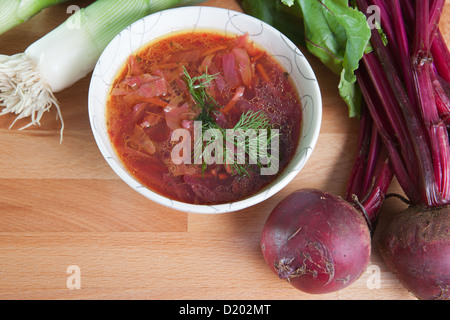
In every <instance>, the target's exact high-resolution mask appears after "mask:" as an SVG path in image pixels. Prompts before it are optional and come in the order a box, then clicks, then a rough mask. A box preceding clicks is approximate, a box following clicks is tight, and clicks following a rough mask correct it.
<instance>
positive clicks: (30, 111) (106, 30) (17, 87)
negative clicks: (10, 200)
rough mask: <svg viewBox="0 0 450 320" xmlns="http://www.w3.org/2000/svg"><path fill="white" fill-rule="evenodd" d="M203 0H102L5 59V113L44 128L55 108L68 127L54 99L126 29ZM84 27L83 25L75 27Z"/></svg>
mask: <svg viewBox="0 0 450 320" xmlns="http://www.w3.org/2000/svg"><path fill="white" fill-rule="evenodd" d="M199 2H201V1H199V0H128V1H119V0H97V1H96V2H94V3H92V4H91V5H89V6H88V7H86V8H83V9H81V10H79V11H77V12H76V13H74V14H73V15H72V16H70V17H69V18H68V19H67V20H66V21H65V22H64V23H62V24H61V25H60V26H58V27H57V28H56V29H54V30H53V31H51V32H50V33H48V34H47V35H45V36H44V37H42V38H41V39H39V40H38V41H36V42H35V43H33V44H32V45H30V46H29V47H28V48H27V49H26V50H25V52H23V53H19V54H16V55H13V56H5V55H0V106H2V107H4V109H3V111H2V112H1V113H0V115H4V114H7V113H14V114H17V117H16V119H15V120H14V122H13V123H12V124H11V127H12V126H13V125H14V123H15V122H16V121H17V120H19V119H22V118H25V117H31V122H30V123H29V124H28V125H26V126H25V127H22V128H21V129H24V128H26V127H29V126H31V125H39V124H40V122H39V121H40V119H41V117H42V115H43V113H44V112H46V111H49V110H50V108H51V107H52V106H53V105H54V106H55V107H56V108H57V111H58V116H59V118H60V120H61V124H62V126H61V139H62V132H63V129H64V122H63V120H62V116H61V111H60V108H59V105H58V102H57V100H56V98H55V96H54V93H55V92H59V91H61V90H64V89H66V88H68V87H70V86H71V85H73V84H74V83H75V82H77V81H78V80H80V79H82V78H84V77H85V76H86V75H87V74H88V73H89V72H90V71H92V70H93V69H94V66H95V64H96V62H97V60H98V58H99V57H100V55H101V53H102V52H103V50H104V49H105V48H106V46H107V45H108V43H109V42H110V41H111V40H112V39H113V38H114V37H115V36H116V35H117V34H119V33H120V32H121V31H122V30H123V29H124V28H126V27H127V26H129V25H130V24H132V23H133V22H135V21H137V20H139V19H141V18H143V17H145V16H146V15H149V14H151V13H154V12H157V11H160V10H164V9H168V8H171V7H175V6H181V5H188V4H189V5H191V4H194V3H199ZM74 26H79V27H74Z"/></svg>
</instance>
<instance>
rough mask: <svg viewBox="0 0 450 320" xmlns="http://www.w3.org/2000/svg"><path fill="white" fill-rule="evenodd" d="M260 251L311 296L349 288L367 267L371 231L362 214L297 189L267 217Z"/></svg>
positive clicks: (342, 203) (332, 199)
mask: <svg viewBox="0 0 450 320" xmlns="http://www.w3.org/2000/svg"><path fill="white" fill-rule="evenodd" d="M261 249H262V252H263V256H264V259H265V260H266V262H267V263H268V265H269V266H270V268H271V269H272V270H273V271H274V272H275V273H276V274H277V275H278V276H279V277H280V278H281V279H285V280H287V281H288V282H289V283H290V284H291V285H293V286H294V287H295V288H297V289H299V290H301V291H304V292H306V293H312V294H322V293H328V292H334V291H338V290H341V289H343V288H345V287H348V286H349V285H351V284H352V283H353V282H354V281H355V280H357V279H358V278H359V277H360V275H361V274H362V272H364V271H365V270H366V268H367V266H368V264H369V259H370V252H371V237H370V231H369V228H368V226H367V223H366V222H365V219H364V218H363V216H362V214H361V213H360V212H358V211H357V210H356V209H355V208H354V207H352V206H351V205H350V204H349V203H348V202H346V201H344V200H343V199H341V198H339V197H337V196H335V195H332V194H328V193H324V192H322V191H319V190H312V189H303V190H298V191H296V192H294V193H292V194H291V195H289V196H288V197H286V198H285V199H284V200H282V201H281V202H280V203H279V204H278V205H277V206H276V207H275V209H274V210H273V211H272V212H271V214H270V215H269V218H268V219H267V221H266V224H265V226H264V229H263V232H262V239H261Z"/></svg>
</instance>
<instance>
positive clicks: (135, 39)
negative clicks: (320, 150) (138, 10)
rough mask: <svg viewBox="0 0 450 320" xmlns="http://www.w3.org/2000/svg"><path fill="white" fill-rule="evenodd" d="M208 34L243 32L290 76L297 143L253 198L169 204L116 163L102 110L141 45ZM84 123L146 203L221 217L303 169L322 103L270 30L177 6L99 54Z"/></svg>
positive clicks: (292, 50)
mask: <svg viewBox="0 0 450 320" xmlns="http://www.w3.org/2000/svg"><path fill="white" fill-rule="evenodd" d="M196 29H201V30H204V29H208V30H211V31H220V32H222V33H225V34H226V35H243V34H245V33H248V34H249V36H250V40H253V41H254V42H255V43H256V44H257V45H258V46H260V47H262V48H264V49H265V50H266V51H267V52H268V53H269V54H271V55H273V56H274V57H275V58H276V59H277V60H278V62H279V63H281V64H282V65H283V66H284V68H285V69H286V71H287V72H288V73H289V74H290V75H291V77H292V79H293V80H294V83H295V85H296V87H297V88H298V91H299V96H300V97H301V102H302V106H303V123H302V132H301V137H300V144H299V146H298V147H297V152H296V154H295V155H294V157H293V159H292V161H291V162H290V164H289V165H288V167H287V168H285V170H284V171H283V172H282V174H281V175H280V176H279V177H278V178H277V179H276V180H275V181H273V182H272V183H271V184H270V185H268V186H267V187H266V188H264V189H263V190H261V191H259V192H258V193H257V194H254V195H253V196H251V197H249V198H246V199H243V200H240V201H237V202H233V203H227V204H220V205H193V204H187V203H182V202H178V201H174V200H172V199H169V198H166V197H164V196H161V195H159V194H157V193H155V192H153V191H152V190H149V189H147V188H146V187H144V186H142V184H141V183H139V181H137V180H136V179H135V178H134V177H133V176H132V175H131V174H130V173H129V172H128V171H127V170H126V169H125V168H124V166H123V165H122V164H121V162H120V160H119V158H118V157H117V155H116V153H115V151H114V149H113V146H112V145H111V142H110V140H109V138H108V134H107V130H106V121H105V106H106V100H107V96H108V92H109V90H110V86H111V84H112V82H113V81H114V78H115V76H116V74H117V72H118V71H119V69H120V68H121V67H122V66H123V64H124V62H125V61H126V59H127V57H128V56H129V55H130V54H132V53H133V52H135V51H137V50H138V49H139V48H141V47H142V46H143V45H145V44H147V43H148V42H151V41H153V40H155V39H156V38H159V37H162V36H164V35H170V34H171V33H173V32H178V31H195V30H196ZM88 104H89V118H90V123H91V128H92V132H93V135H94V138H95V140H96V143H97V145H98V147H99V149H100V152H101V153H102V155H103V157H104V158H105V160H106V161H107V163H108V164H109V165H110V166H111V168H112V169H113V170H114V172H115V173H116V174H117V175H118V176H119V177H120V178H121V179H122V180H123V181H125V182H126V183H127V184H128V185H129V186H130V187H131V188H133V189H135V190H136V191H137V192H139V193H140V194H142V195H143V196H145V197H147V198H148V199H150V200H152V201H154V202H156V203H159V204H161V205H164V206H167V207H170V208H173V209H175V210H179V211H184V212H192V213H204V214H214V213H225V212H232V211H238V210H242V209H244V208H247V207H250V206H253V205H255V204H257V203H260V202H262V201H264V200H266V199H268V198H269V197H271V196H273V195H274V194H276V193H277V192H279V191H280V190H281V189H282V188H284V187H285V186H286V185H287V184H288V183H289V182H291V181H292V179H294V177H295V176H296V175H297V174H298V173H299V172H300V170H301V169H302V168H303V167H304V165H305V163H306V162H307V160H308V159H309V158H310V156H311V153H312V152H313V150H314V147H315V145H316V142H317V139H318V136H319V131H320V126H321V121H322V98H321V93H320V89H319V85H318V82H317V79H316V77H315V75H314V72H313V70H312V68H311V66H310V65H309V63H308V61H307V60H306V58H305V56H304V55H303V54H302V53H301V51H300V50H299V49H298V48H297V46H295V45H294V44H293V43H292V42H291V41H290V40H289V39H288V38H287V37H286V36H284V35H283V34H281V33H280V32H279V31H277V30H276V29H275V28H273V27H272V26H270V25H268V24H266V23H264V22H262V21H261V20H258V19H256V18H254V17H251V16H249V15H246V14H243V13H240V12H236V11H232V10H226V9H221V8H214V7H202V6H192V7H182V8H176V9H169V10H164V11H161V12H158V13H154V14H152V15H149V16H147V17H144V18H143V19H140V20H138V21H137V22H135V23H133V24H132V25H130V26H129V27H127V28H126V29H124V30H123V31H122V32H121V33H120V34H119V35H117V36H116V37H115V38H114V39H113V40H112V41H111V43H110V44H109V45H108V46H107V48H106V49H105V50H104V52H103V53H102V55H101V57H100V59H99V60H98V62H97V64H96V67H95V69H94V72H93V75H92V79H91V84H90V88H89V102H88Z"/></svg>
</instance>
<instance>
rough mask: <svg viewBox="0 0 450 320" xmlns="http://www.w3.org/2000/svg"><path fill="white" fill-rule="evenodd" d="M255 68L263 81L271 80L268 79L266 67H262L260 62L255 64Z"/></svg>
mask: <svg viewBox="0 0 450 320" xmlns="http://www.w3.org/2000/svg"><path fill="white" fill-rule="evenodd" d="M256 70H258V72H259V74H260V75H261V77H262V78H263V79H264V81H267V82H269V83H270V82H271V81H270V77H269V75H268V74H267V72H266V69H264V67H263V66H262V64H260V63H258V64H257V65H256Z"/></svg>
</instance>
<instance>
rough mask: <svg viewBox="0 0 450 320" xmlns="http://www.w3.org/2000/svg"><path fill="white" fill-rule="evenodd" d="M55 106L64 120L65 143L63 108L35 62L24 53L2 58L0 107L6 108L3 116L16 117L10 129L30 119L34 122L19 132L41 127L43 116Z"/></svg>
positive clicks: (0, 58) (1, 56) (0, 59)
mask: <svg viewBox="0 0 450 320" xmlns="http://www.w3.org/2000/svg"><path fill="white" fill-rule="evenodd" d="M52 106H55V107H56V109H57V118H59V119H60V121H61V141H62V136H63V129H64V121H63V118H62V115H61V109H60V107H59V104H58V101H57V99H56V98H55V96H54V94H53V92H52V90H51V89H50V87H49V85H48V84H47V83H45V81H43V80H42V79H41V76H40V74H39V70H38V68H37V67H36V65H35V63H34V62H33V61H32V60H31V59H29V58H28V57H27V56H26V55H25V54H24V53H19V54H15V55H12V56H6V55H0V107H3V110H2V111H1V112H0V116H1V115H5V114H8V113H13V114H16V115H17V117H16V119H15V120H14V121H13V122H12V124H11V126H10V127H9V128H12V127H13V126H14V124H15V123H16V122H17V121H18V120H20V119H23V118H26V117H30V118H31V122H30V123H29V124H27V125H25V126H23V127H21V128H20V129H19V130H22V129H25V128H28V127H30V126H32V125H39V126H40V120H41V118H42V115H43V114H44V112H46V111H50V109H51V107H52Z"/></svg>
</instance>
